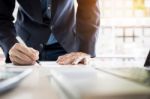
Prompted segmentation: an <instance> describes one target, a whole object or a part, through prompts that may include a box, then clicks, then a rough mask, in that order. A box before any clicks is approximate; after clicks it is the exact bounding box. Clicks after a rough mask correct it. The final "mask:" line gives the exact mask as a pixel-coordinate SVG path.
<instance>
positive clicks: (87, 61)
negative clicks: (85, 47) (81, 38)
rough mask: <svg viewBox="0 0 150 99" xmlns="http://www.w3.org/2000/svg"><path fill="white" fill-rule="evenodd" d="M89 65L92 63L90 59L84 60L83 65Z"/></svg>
mask: <svg viewBox="0 0 150 99" xmlns="http://www.w3.org/2000/svg"><path fill="white" fill-rule="evenodd" d="M89 63H90V57H86V58H84V60H83V64H84V65H88V64H89Z"/></svg>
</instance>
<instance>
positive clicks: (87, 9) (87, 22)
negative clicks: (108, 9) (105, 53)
mask: <svg viewBox="0 0 150 99" xmlns="http://www.w3.org/2000/svg"><path fill="white" fill-rule="evenodd" d="M77 2H78V9H77V21H76V34H77V39H78V41H79V51H82V52H85V53H88V54H90V55H91V56H92V57H95V45H96V39H97V35H98V32H99V26H100V8H99V0H77Z"/></svg>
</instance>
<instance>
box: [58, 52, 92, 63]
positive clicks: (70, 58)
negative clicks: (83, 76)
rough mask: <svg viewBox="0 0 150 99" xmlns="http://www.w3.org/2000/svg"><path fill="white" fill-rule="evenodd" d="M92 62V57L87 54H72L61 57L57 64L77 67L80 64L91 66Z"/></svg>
mask: <svg viewBox="0 0 150 99" xmlns="http://www.w3.org/2000/svg"><path fill="white" fill-rule="evenodd" d="M90 60H91V58H90V55H88V54H86V53H83V52H72V53H69V54H65V55H63V56H59V57H58V59H57V63H58V64H60V65H69V64H71V65H77V64H79V63H81V64H84V65H87V64H89V62H90Z"/></svg>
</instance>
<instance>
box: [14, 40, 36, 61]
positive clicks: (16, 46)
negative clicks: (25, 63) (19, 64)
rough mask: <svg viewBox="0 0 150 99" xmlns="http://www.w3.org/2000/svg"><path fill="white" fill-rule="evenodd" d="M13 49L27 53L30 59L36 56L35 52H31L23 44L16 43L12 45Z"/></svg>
mask: <svg viewBox="0 0 150 99" xmlns="http://www.w3.org/2000/svg"><path fill="white" fill-rule="evenodd" d="M13 49H16V50H18V51H21V52H22V53H24V54H25V55H27V56H28V57H30V58H31V59H33V60H35V57H36V56H35V53H33V52H32V51H31V50H30V49H29V48H28V47H27V46H25V45H23V44H19V43H16V44H15V46H14V47H13Z"/></svg>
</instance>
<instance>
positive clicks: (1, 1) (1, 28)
mask: <svg viewBox="0 0 150 99" xmlns="http://www.w3.org/2000/svg"><path fill="white" fill-rule="evenodd" d="M14 7H15V0H0V45H1V47H2V49H3V51H4V53H5V56H6V58H7V59H6V61H7V62H10V60H9V57H8V52H9V49H10V48H11V47H12V46H13V45H14V44H15V43H16V42H17V40H16V38H15V34H16V33H15V28H14V24H13V20H14V18H13V16H12V13H13V11H14Z"/></svg>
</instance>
